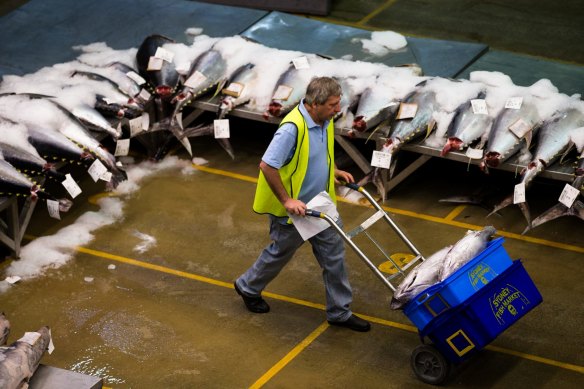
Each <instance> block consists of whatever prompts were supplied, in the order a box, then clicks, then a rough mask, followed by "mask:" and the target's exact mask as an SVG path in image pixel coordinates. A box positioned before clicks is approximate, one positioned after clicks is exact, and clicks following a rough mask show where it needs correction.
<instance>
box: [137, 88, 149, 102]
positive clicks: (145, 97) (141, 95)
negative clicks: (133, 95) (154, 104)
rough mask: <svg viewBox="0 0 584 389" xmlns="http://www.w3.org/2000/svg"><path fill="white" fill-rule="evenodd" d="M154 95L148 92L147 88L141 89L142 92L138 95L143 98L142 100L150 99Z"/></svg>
mask: <svg viewBox="0 0 584 389" xmlns="http://www.w3.org/2000/svg"><path fill="white" fill-rule="evenodd" d="M151 96H152V95H151V94H150V92H148V91H147V90H146V89H144V88H142V90H141V91H140V93H138V97H139V98H141V99H142V100H150V97H151Z"/></svg>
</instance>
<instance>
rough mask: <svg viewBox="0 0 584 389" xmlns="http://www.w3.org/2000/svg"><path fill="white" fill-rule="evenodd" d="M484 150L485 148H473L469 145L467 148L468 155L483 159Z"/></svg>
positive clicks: (471, 157) (472, 157)
mask: <svg viewBox="0 0 584 389" xmlns="http://www.w3.org/2000/svg"><path fill="white" fill-rule="evenodd" d="M483 151H484V150H483V149H473V148H470V147H469V148H468V149H466V156H467V157H469V158H470V159H481V158H483Z"/></svg>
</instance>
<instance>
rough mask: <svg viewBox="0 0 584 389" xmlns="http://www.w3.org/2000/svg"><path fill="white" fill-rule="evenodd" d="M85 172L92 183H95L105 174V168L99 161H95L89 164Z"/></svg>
mask: <svg viewBox="0 0 584 389" xmlns="http://www.w3.org/2000/svg"><path fill="white" fill-rule="evenodd" d="M87 172H88V173H89V175H90V176H91V178H92V179H93V182H97V180H99V178H100V177H101V176H103V175H104V173H105V172H107V168H106V167H105V165H104V164H103V163H102V162H101V161H100V160H99V159H96V160H95V161H94V162H93V163H92V164H91V166H90V167H89V169H88V170H87Z"/></svg>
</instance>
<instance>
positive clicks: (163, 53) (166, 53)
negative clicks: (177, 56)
mask: <svg viewBox="0 0 584 389" xmlns="http://www.w3.org/2000/svg"><path fill="white" fill-rule="evenodd" d="M154 56H155V57H156V58H160V59H163V60H165V61H166V62H168V63H172V60H173V59H174V53H173V52H172V51H170V50H166V49H165V48H164V47H159V48H157V49H156V53H155V54H154Z"/></svg>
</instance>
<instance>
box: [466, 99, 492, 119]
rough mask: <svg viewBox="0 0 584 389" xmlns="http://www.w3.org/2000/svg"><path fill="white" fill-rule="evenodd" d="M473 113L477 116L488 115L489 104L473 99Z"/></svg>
mask: <svg viewBox="0 0 584 389" xmlns="http://www.w3.org/2000/svg"><path fill="white" fill-rule="evenodd" d="M470 104H471V105H472V112H473V113H474V114H475V115H488V114H489V111H488V109H487V102H486V101H485V100H483V99H473V100H471V101H470Z"/></svg>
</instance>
